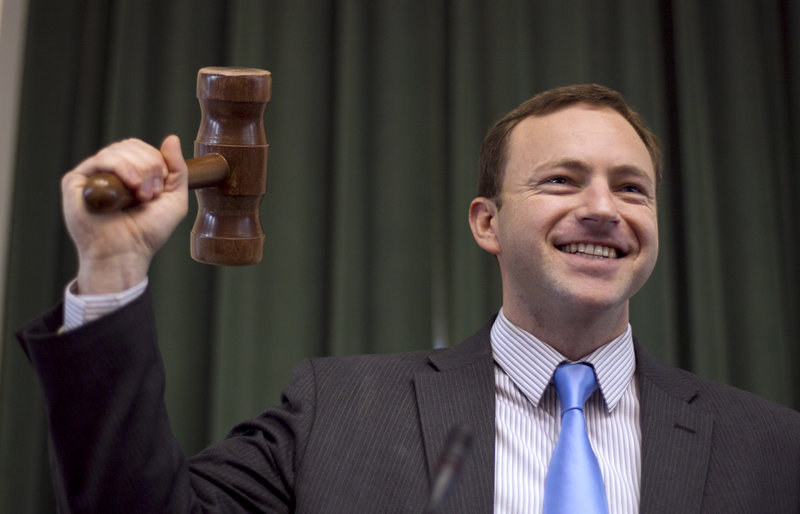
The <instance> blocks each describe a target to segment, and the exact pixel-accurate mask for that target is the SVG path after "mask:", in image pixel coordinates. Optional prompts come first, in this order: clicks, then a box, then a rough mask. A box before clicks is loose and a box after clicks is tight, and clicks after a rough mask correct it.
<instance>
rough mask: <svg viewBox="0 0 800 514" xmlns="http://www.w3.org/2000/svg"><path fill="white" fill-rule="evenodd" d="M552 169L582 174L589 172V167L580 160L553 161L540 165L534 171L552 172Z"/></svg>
mask: <svg viewBox="0 0 800 514" xmlns="http://www.w3.org/2000/svg"><path fill="white" fill-rule="evenodd" d="M554 168H566V169H568V170H572V171H579V172H583V173H588V172H589V171H590V170H591V166H589V165H588V164H587V163H585V162H584V161H581V160H580V159H555V160H552V161H547V162H545V163H542V164H540V165H539V166H537V167H536V169H535V170H534V171H545V170H552V169H554Z"/></svg>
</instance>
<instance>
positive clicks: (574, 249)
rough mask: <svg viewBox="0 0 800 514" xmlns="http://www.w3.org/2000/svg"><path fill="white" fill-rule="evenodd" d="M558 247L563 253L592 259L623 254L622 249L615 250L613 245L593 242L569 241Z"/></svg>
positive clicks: (610, 257) (621, 255) (609, 257)
mask: <svg viewBox="0 0 800 514" xmlns="http://www.w3.org/2000/svg"><path fill="white" fill-rule="evenodd" d="M558 249H559V250H561V251H562V252H564V253H571V254H573V255H582V256H584V257H590V258H593V259H617V258H619V257H624V256H625V254H624V253H623V252H622V251H619V250H617V249H616V248H614V247H613V246H604V245H600V244H593V243H569V244H565V245H561V246H559V247H558Z"/></svg>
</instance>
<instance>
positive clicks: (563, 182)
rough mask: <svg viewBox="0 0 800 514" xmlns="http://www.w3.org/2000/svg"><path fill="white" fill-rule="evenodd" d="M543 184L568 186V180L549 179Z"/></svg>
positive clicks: (565, 178)
mask: <svg viewBox="0 0 800 514" xmlns="http://www.w3.org/2000/svg"><path fill="white" fill-rule="evenodd" d="M545 182H547V183H548V184H569V179H568V178H567V177H550V178H549V179H547V180H546V181H545Z"/></svg>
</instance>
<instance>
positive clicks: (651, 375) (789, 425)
mask: <svg viewBox="0 0 800 514" xmlns="http://www.w3.org/2000/svg"><path fill="white" fill-rule="evenodd" d="M636 353H637V370H638V372H639V376H640V380H649V381H650V382H651V383H653V384H654V385H656V386H657V387H659V388H660V389H662V390H664V391H665V392H667V393H668V394H671V395H673V396H677V397H679V398H681V399H683V400H684V401H686V402H687V403H690V404H692V405H694V406H696V407H697V408H701V409H704V410H707V411H709V412H710V413H712V414H713V415H714V417H715V419H716V420H717V422H718V423H727V422H730V423H731V424H735V425H737V427H738V428H739V429H746V428H747V427H748V426H750V428H752V429H754V430H757V431H772V430H775V431H777V432H778V433H782V434H785V433H786V431H787V430H792V433H794V434H797V433H800V412H797V411H795V410H792V409H790V408H789V407H787V406H785V405H781V404H779V403H776V402H774V401H771V400H768V399H765V398H763V397H760V396H758V395H756V394H753V393H751V392H749V391H745V390H743V389H740V388H738V387H735V386H732V385H730V384H726V383H723V382H719V381H716V380H712V379H709V378H706V377H703V376H700V375H698V374H696V373H692V372H690V371H687V370H684V369H681V368H678V367H675V366H672V365H669V364H667V363H665V362H662V361H661V360H659V359H657V358H656V357H654V356H652V355H651V354H649V353H648V352H647V351H646V350H643V349H642V348H641V347H640V346H638V345H637V348H636ZM766 420H769V422H768V423H767V422H765V421H766Z"/></svg>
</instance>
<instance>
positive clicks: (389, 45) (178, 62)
mask: <svg viewBox="0 0 800 514" xmlns="http://www.w3.org/2000/svg"><path fill="white" fill-rule="evenodd" d="M28 21H29V26H28V35H27V42H26V56H25V69H24V79H23V96H22V99H21V109H20V111H21V116H20V119H19V143H18V149H17V156H16V176H15V186H14V195H13V197H14V205H13V218H12V239H11V245H10V248H11V250H10V255H9V268H8V270H6V273H7V276H8V290H7V292H6V309H7V312H6V316H5V319H6V320H7V321H6V323H7V325H6V326H5V327H3V332H2V338H3V358H2V376H1V377H0V378H1V379H2V382H1V388H0V512H8V513H23V512H52V511H53V510H54V507H53V505H52V495H51V493H50V484H49V475H48V474H49V471H48V464H47V435H46V426H45V419H44V412H43V408H42V404H41V398H40V393H39V389H38V385H37V383H36V380H35V378H34V377H33V374H32V372H31V370H30V367H29V366H28V364H27V362H26V360H25V357H24V355H23V353H22V351H21V350H20V348H19V345H17V344H16V343H15V341H14V338H13V331H14V328H15V327H18V326H19V325H21V324H22V323H24V322H25V321H27V320H29V319H31V318H32V317H34V316H35V315H37V314H38V313H40V312H41V311H43V310H44V309H45V308H46V307H48V306H49V305H52V304H54V303H55V302H56V301H57V300H58V299H59V298H60V296H61V294H62V291H63V287H64V285H65V284H66V282H67V281H68V280H69V279H70V278H72V276H74V274H75V270H76V262H75V257H74V250H73V248H72V246H71V243H70V242H69V239H68V237H67V236H66V233H65V230H64V228H63V223H62V221H61V214H60V205H59V204H60V201H59V190H58V182H59V177H60V175H61V174H63V173H64V172H65V171H66V170H68V169H70V168H71V167H72V166H74V165H75V164H76V163H77V162H79V161H80V160H81V159H82V158H84V157H86V156H88V155H90V154H91V153H93V152H94V151H96V150H97V149H98V148H99V147H101V146H103V145H105V144H107V143H109V142H111V141H114V140H117V139H121V138H125V137H131V136H134V137H139V138H142V139H144V140H146V141H148V142H151V143H159V142H160V140H161V139H162V138H163V137H164V136H165V135H166V134H169V133H177V134H178V135H180V136H181V138H182V142H183V148H184V152H185V154H186V155H187V156H188V155H190V152H191V148H192V139H193V137H194V135H195V134H196V131H197V125H198V122H199V109H198V106H197V101H196V99H195V98H194V87H195V77H196V72H197V70H198V69H199V68H201V67H203V66H208V65H225V66H251V67H258V68H265V69H268V70H270V71H271V72H272V73H273V99H272V101H271V103H270V105H269V107H268V109H267V114H266V129H267V136H268V138H269V140H270V144H271V150H270V164H269V168H270V174H269V181H268V193H267V196H266V197H265V200H264V203H263V205H262V220H263V223H264V227H265V232H266V234H267V241H266V248H265V256H264V260H263V262H262V263H261V264H260V265H258V266H253V267H246V268H218V267H209V266H205V265H201V264H198V263H195V262H193V261H192V260H191V259H190V258H189V256H188V244H189V243H188V234H189V231H190V228H191V224H192V220H191V219H187V220H186V221H185V223H184V224H183V225H181V226H180V227H179V228H178V230H177V231H176V233H175V235H174V236H173V238H172V240H171V241H170V243H168V245H167V246H166V247H165V248H164V249H163V250H162V251H161V253H160V254H159V255H158V256H157V258H156V260H155V262H154V264H153V268H152V272H151V275H150V277H151V285H152V290H153V295H154V299H155V306H156V310H157V312H158V331H159V334H160V345H161V349H162V352H163V355H164V360H165V365H166V369H167V381H168V386H167V404H168V409H169V412H170V416H171V420H172V423H173V427H174V431H175V433H176V436H177V437H178V439H179V441H180V442H181V444H182V446H183V448H184V450H185V451H186V452H187V453H193V452H196V451H197V450H198V449H200V448H201V447H203V446H204V445H207V444H209V443H210V442H212V441H214V440H217V439H219V438H221V437H223V436H224V434H225V432H226V431H227V429H228V428H229V427H230V426H231V425H232V424H233V423H234V422H235V421H237V420H240V419H243V418H246V417H249V416H253V415H255V414H256V413H258V412H259V411H261V410H262V409H263V408H265V407H266V406H268V405H271V404H274V403H276V402H277V400H278V394H279V390H280V388H281V387H282V386H284V385H285V384H286V383H287V382H288V380H289V377H290V373H291V370H292V368H293V367H294V365H295V364H296V363H297V362H298V361H299V360H300V359H302V358H304V357H308V356H318V355H344V354H352V353H363V352H397V351H405V350H413V349H420V348H427V347H430V346H431V345H433V344H439V345H449V344H455V343H457V342H458V341H459V340H460V339H461V338H463V337H465V336H467V335H469V334H470V333H471V332H472V331H474V330H475V329H476V328H478V327H479V326H481V325H482V324H483V323H484V322H485V320H486V319H487V318H488V317H489V316H490V315H491V314H492V313H493V312H494V311H496V309H497V308H498V307H499V306H500V286H499V274H498V272H497V270H496V265H495V263H494V261H493V259H492V258H490V257H489V256H488V255H485V254H483V253H482V252H481V251H480V250H479V249H478V248H477V246H476V245H475V244H474V242H473V241H472V238H471V235H470V233H469V230H468V226H467V223H466V214H467V207H468V204H469V201H470V200H471V198H472V197H473V195H474V191H475V183H476V175H477V172H476V169H477V166H476V162H477V153H478V147H479V145H480V142H481V139H482V137H483V134H484V132H485V131H486V129H487V128H488V126H489V125H490V124H491V123H492V121H494V120H495V119H496V118H498V117H499V116H501V115H502V114H504V113H505V112H506V111H508V110H510V109H511V108H512V107H514V106H516V105H517V104H518V103H520V102H521V101H523V100H524V99H526V98H528V97H530V96H531V95H532V94H534V93H535V92H538V91H540V90H543V89H546V88H549V87H553V86H556V85H563V84H568V83H578V82H598V83H602V84H605V85H608V86H611V87H613V88H615V89H618V90H619V91H621V92H622V93H623V94H624V95H625V96H626V98H627V99H628V100H629V102H630V103H631V104H632V105H633V106H634V108H636V109H637V110H638V111H639V112H641V113H642V114H643V116H644V117H645V118H646V119H647V120H648V121H649V122H650V124H651V125H652V126H653V127H654V129H655V131H656V132H657V133H658V134H659V135H660V137H661V139H662V142H663V144H664V148H665V153H666V161H667V168H666V178H665V182H664V184H663V187H662V190H661V192H660V198H659V212H660V232H661V233H660V235H661V255H660V260H659V264H658V265H657V267H656V270H655V272H654V275H653V277H652V278H651V280H650V282H649V283H648V284H647V285H646V286H645V288H644V289H643V290H642V291H641V292H640V293H639V294H638V295H637V297H636V298H634V301H633V306H632V323H633V325H634V328H635V331H636V333H637V334H638V336H639V338H640V339H641V341H642V343H643V344H644V345H645V346H647V347H648V348H650V349H651V350H652V351H653V352H655V353H656V354H658V355H660V356H661V357H663V358H664V359H665V360H667V361H669V362H671V363H674V364H678V365H680V366H682V367H685V368H688V369H691V370H693V371H695V372H697V373H699V374H701V375H705V376H708V377H710V378H714V379H719V380H723V381H726V382H729V383H732V384H734V385H737V386H739V387H742V388H744V389H748V390H750V391H753V392H755V393H757V394H760V395H762V396H766V397H768V398H770V399H772V400H775V401H777V402H781V403H783V404H786V405H788V406H790V407H793V408H795V409H798V408H800V372H798V371H797V369H796V367H795V365H796V364H798V363H800V316H798V313H799V312H800V270H798V264H797V263H798V260H797V256H798V255H799V254H800V202H797V201H796V198H797V197H798V193H800V179H799V178H798V174H797V173H796V170H798V168H800V144H798V140H797V137H798V136H797V134H799V133H800V100H798V93H800V90H799V89H798V88H800V36H799V35H798V34H800V2H797V1H793V0H783V1H781V0H772V1H767V0H742V1H735V0H719V1H703V2H698V1H695V0H661V1H657V0H604V1H599V0H582V1H576V0H560V1H546V0H539V1H533V0H525V1H522V0H405V1H391V0H363V1H355V0H326V1H323V0H316V1H314V0H296V1H291V2H287V1H279V0H270V1H267V0H250V1H245V0H239V1H231V0H116V1H113V0H83V1H79V0H64V1H60V2H52V1H47V0H30V6H29V20H28ZM191 216H193V214H190V217H191Z"/></svg>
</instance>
